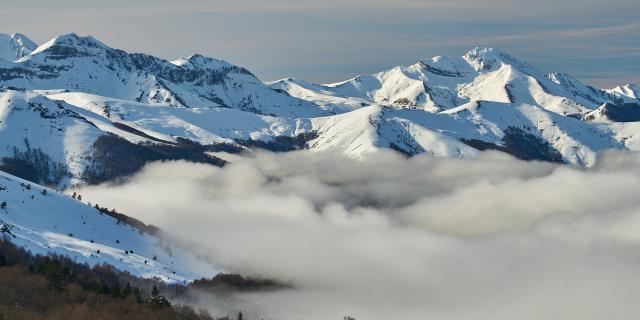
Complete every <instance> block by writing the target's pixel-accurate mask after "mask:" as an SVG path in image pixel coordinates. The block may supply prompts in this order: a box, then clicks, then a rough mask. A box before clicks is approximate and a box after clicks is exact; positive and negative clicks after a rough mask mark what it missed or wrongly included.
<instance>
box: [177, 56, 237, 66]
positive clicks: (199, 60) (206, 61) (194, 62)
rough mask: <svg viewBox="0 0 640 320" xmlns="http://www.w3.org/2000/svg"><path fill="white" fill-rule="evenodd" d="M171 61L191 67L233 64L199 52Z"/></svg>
mask: <svg viewBox="0 0 640 320" xmlns="http://www.w3.org/2000/svg"><path fill="white" fill-rule="evenodd" d="M171 63H172V64H174V65H176V66H179V67H191V68H198V69H218V68H222V67H231V66H233V65H232V64H230V63H228V62H226V61H223V60H218V59H215V58H210V57H206V56H203V55H201V54H199V53H194V54H192V55H190V56H188V57H186V58H185V57H181V58H180V59H177V60H174V61H171Z"/></svg>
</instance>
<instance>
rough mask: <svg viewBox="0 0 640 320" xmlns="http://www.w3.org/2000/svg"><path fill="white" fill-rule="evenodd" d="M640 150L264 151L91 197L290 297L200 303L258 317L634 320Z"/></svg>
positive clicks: (168, 169) (161, 173)
mask: <svg viewBox="0 0 640 320" xmlns="http://www.w3.org/2000/svg"><path fill="white" fill-rule="evenodd" d="M638 190H640V154H634V153H624V152H612V153H605V154H602V155H601V156H600V158H599V161H598V165H597V166H596V167H594V168H592V169H589V170H582V169H577V168H572V167H568V166H559V165H555V164H549V163H539V162H523V161H519V160H515V159H513V158H510V157H508V156H506V155H503V154H499V153H493V152H488V153H483V154H482V155H480V156H479V157H477V158H475V159H471V160H468V159H467V160H465V159H442V158H434V157H430V156H418V157H414V158H411V159H405V158H402V157H400V156H398V155H396V154H394V153H390V152H389V153H388V152H380V153H377V154H374V155H371V156H369V157H368V158H367V159H362V160H353V159H347V158H343V157H339V156H336V155H330V154H322V153H312V152H295V153H287V154H268V153H259V154H255V155H253V156H251V157H248V158H245V159H242V160H239V161H236V162H234V163H232V164H230V165H228V166H226V167H224V168H217V167H213V166H207V165H200V164H193V163H186V162H166V163H154V164H150V165H148V166H147V167H146V168H145V169H144V170H143V171H142V172H141V173H139V174H138V175H136V176H134V177H132V178H131V179H130V181H128V182H127V183H125V184H123V185H118V186H110V185H103V186H97V187H86V188H83V189H81V190H76V191H78V192H80V193H81V194H82V195H83V197H84V198H85V199H87V200H89V201H92V202H97V203H100V204H101V205H106V206H109V207H115V208H117V209H118V210H119V211H122V212H125V213H126V214H128V215H131V216H134V217H136V218H139V219H142V220H143V221H145V222H147V223H152V224H155V225H158V226H159V227H161V228H163V229H165V230H167V231H169V232H170V233H172V234H175V235H176V236H178V237H181V238H183V239H186V240H189V241H193V242H194V243H197V244H198V245H199V246H198V248H196V250H200V251H201V252H203V253H205V254H207V255H208V256H209V257H210V258H211V259H213V260H214V261H216V262H217V263H218V264H219V265H220V266H222V267H224V268H226V269H227V270H229V271H232V272H238V273H242V274H246V275H257V276H264V277H268V278H274V279H279V280H282V281H288V282H291V283H293V284H295V286H296V289H294V290H287V291H280V292H270V293H252V294H238V295H234V296H231V297H227V298H226V299H224V300H221V299H220V298H219V297H208V296H204V295H203V296H202V297H201V301H200V303H201V305H202V306H207V307H208V308H210V309H211V310H212V311H213V312H215V313H218V314H221V313H233V312H235V311H237V310H243V311H244V312H245V314H246V315H247V316H248V318H250V319H253V318H264V319H269V318H273V319H322V320H325V319H342V316H345V315H351V316H354V317H355V318H356V319H429V318H434V319H605V318H606V319H635V318H636V317H637V314H639V313H640V304H638V303H637V302H636V301H635V297H636V294H635V293H637V292H639V291H640V277H637V272H638V271H637V270H638V269H639V268H640V196H638Z"/></svg>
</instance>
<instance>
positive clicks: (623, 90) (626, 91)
mask: <svg viewBox="0 0 640 320" xmlns="http://www.w3.org/2000/svg"><path fill="white" fill-rule="evenodd" d="M610 91H612V92H614V93H617V94H621V95H624V96H627V97H629V98H632V99H638V98H640V87H638V85H637V84H635V83H627V84H625V85H622V86H617V87H615V88H613V89H611V90H610Z"/></svg>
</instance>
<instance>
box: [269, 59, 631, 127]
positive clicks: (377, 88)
mask: <svg viewBox="0 0 640 320" xmlns="http://www.w3.org/2000/svg"><path fill="white" fill-rule="evenodd" d="M270 85H271V87H272V88H277V89H281V90H285V91H287V92H288V93H289V94H290V95H292V96H295V97H299V98H302V99H307V100H310V101H315V102H316V103H318V104H320V105H331V104H343V105H347V106H349V107H352V108H353V107H357V106H358V105H362V106H364V105H368V104H373V103H376V104H382V105H388V106H395V107H403V108H413V109H423V110H426V111H430V112H439V111H443V110H447V109H451V108H454V107H457V106H460V105H463V104H465V103H468V102H473V101H480V100H484V101H494V102H501V103H526V104H531V105H537V106H540V107H542V108H544V109H547V110H549V111H553V112H555V113H558V114H562V115H572V116H576V117H579V116H580V115H583V114H585V113H587V112H589V111H591V110H593V109H595V108H597V107H598V106H600V105H601V104H603V103H605V102H612V103H619V102H623V101H624V102H629V101H627V100H628V99H626V98H624V97H622V94H613V93H608V92H606V91H604V90H601V89H596V88H592V87H589V86H586V85H584V84H582V83H580V82H579V81H577V80H575V79H573V78H571V77H570V76H568V75H565V74H551V75H544V74H542V73H540V72H539V71H537V70H536V69H535V68H533V67H532V66H530V65H529V64H527V63H525V62H523V61H520V60H518V59H517V58H515V57H513V56H511V55H509V54H506V53H504V52H502V51H500V50H497V49H493V48H475V49H473V50H471V51H469V52H468V53H467V54H465V55H464V56H463V57H442V56H438V57H435V58H432V59H426V60H422V61H419V62H418V63H416V64H414V65H411V66H407V67H396V68H393V69H391V70H388V71H383V72H379V73H375V74H372V75H361V76H358V77H356V78H353V79H351V80H348V81H344V82H340V83H335V84H328V85H314V84H309V83H305V82H303V81H299V80H294V79H284V80H280V81H276V82H272V83H270Z"/></svg>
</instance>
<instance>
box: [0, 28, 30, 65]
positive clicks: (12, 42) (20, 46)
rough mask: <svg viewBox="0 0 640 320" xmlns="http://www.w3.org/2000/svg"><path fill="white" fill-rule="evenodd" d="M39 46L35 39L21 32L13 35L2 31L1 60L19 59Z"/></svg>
mask: <svg viewBox="0 0 640 320" xmlns="http://www.w3.org/2000/svg"><path fill="white" fill-rule="evenodd" d="M37 47H38V45H37V44H35V43H34V42H33V41H31V40H30V39H29V38H27V37H26V36H25V35H23V34H20V33H14V34H12V35H8V34H4V33H0V60H7V61H14V60H18V59H20V58H22V57H24V56H26V55H28V54H30V53H31V52H32V51H33V50H35V49H36V48H37Z"/></svg>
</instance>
